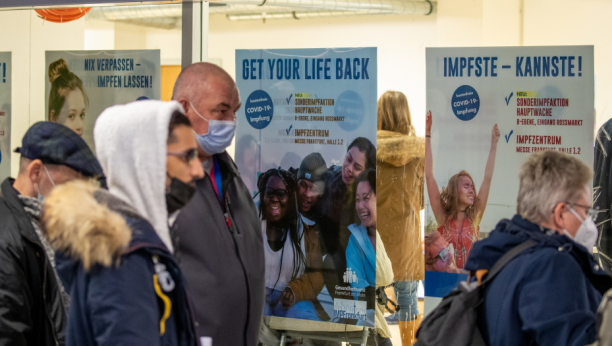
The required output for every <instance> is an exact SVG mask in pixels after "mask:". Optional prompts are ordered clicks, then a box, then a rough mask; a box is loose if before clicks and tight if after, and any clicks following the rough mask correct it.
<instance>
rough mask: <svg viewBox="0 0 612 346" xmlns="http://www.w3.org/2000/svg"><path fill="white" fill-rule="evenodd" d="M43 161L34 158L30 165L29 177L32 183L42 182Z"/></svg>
mask: <svg viewBox="0 0 612 346" xmlns="http://www.w3.org/2000/svg"><path fill="white" fill-rule="evenodd" d="M42 170H43V163H42V161H40V160H39V159H36V160H32V162H30V164H29V165H28V178H30V181H31V182H32V183H37V184H38V183H40V180H41V178H42V173H43V171H42Z"/></svg>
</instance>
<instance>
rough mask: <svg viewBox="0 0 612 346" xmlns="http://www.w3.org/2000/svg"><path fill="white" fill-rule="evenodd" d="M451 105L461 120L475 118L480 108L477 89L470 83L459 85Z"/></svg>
mask: <svg viewBox="0 0 612 346" xmlns="http://www.w3.org/2000/svg"><path fill="white" fill-rule="evenodd" d="M451 107H452V108H453V113H455V116H456V117H457V118H459V120H463V121H469V120H472V119H474V117H475V116H476V114H478V110H479V109H480V97H479V96H478V93H477V92H476V89H474V88H472V87H471V86H469V85H462V86H460V87H458V88H457V90H455V92H454V93H453V98H452V100H451Z"/></svg>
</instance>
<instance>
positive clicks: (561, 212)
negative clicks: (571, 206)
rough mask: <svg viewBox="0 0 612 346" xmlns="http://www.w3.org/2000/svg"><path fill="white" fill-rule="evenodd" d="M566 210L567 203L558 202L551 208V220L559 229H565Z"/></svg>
mask: <svg viewBox="0 0 612 346" xmlns="http://www.w3.org/2000/svg"><path fill="white" fill-rule="evenodd" d="M567 211H568V207H567V204H565V203H559V204H557V206H556V207H555V209H554V210H553V222H554V224H555V227H557V229H559V230H563V229H565V223H566V214H567Z"/></svg>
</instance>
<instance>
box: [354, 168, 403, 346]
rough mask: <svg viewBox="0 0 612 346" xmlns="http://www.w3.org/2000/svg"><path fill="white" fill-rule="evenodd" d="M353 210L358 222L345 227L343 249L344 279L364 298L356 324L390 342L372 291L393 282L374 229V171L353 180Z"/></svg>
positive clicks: (383, 248) (387, 259) (381, 343)
mask: <svg viewBox="0 0 612 346" xmlns="http://www.w3.org/2000/svg"><path fill="white" fill-rule="evenodd" d="M355 210H356V211H357V213H358V215H359V221H360V222H359V224H356V223H355V224H352V225H350V226H349V227H348V228H349V230H350V231H351V237H350V238H349V243H348V246H347V248H346V266H347V271H346V274H345V276H346V277H344V279H345V280H344V281H348V282H350V283H351V288H353V290H352V293H353V297H354V298H355V299H356V300H367V302H368V304H367V311H363V312H364V313H365V316H363V315H362V316H360V318H359V319H358V320H359V322H358V324H360V325H366V326H370V327H376V332H377V333H376V339H377V342H376V344H377V345H391V340H390V339H389V338H390V337H391V331H390V330H389V326H388V325H387V321H386V320H385V318H384V317H383V307H382V305H379V304H378V303H377V302H376V295H375V290H376V288H377V287H384V286H387V285H389V284H391V283H392V282H393V269H392V267H391V261H390V260H389V257H388V256H387V252H386V250H385V246H384V244H383V242H382V240H381V239H380V235H379V234H378V232H377V231H376V221H377V213H376V170H375V169H368V170H366V171H364V172H362V173H361V174H360V175H359V176H358V177H357V180H356V181H355Z"/></svg>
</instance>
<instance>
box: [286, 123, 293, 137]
mask: <svg viewBox="0 0 612 346" xmlns="http://www.w3.org/2000/svg"><path fill="white" fill-rule="evenodd" d="M292 128H293V125H291V126H289V128H288V129H287V136H289V132H290V131H291V129H292Z"/></svg>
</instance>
